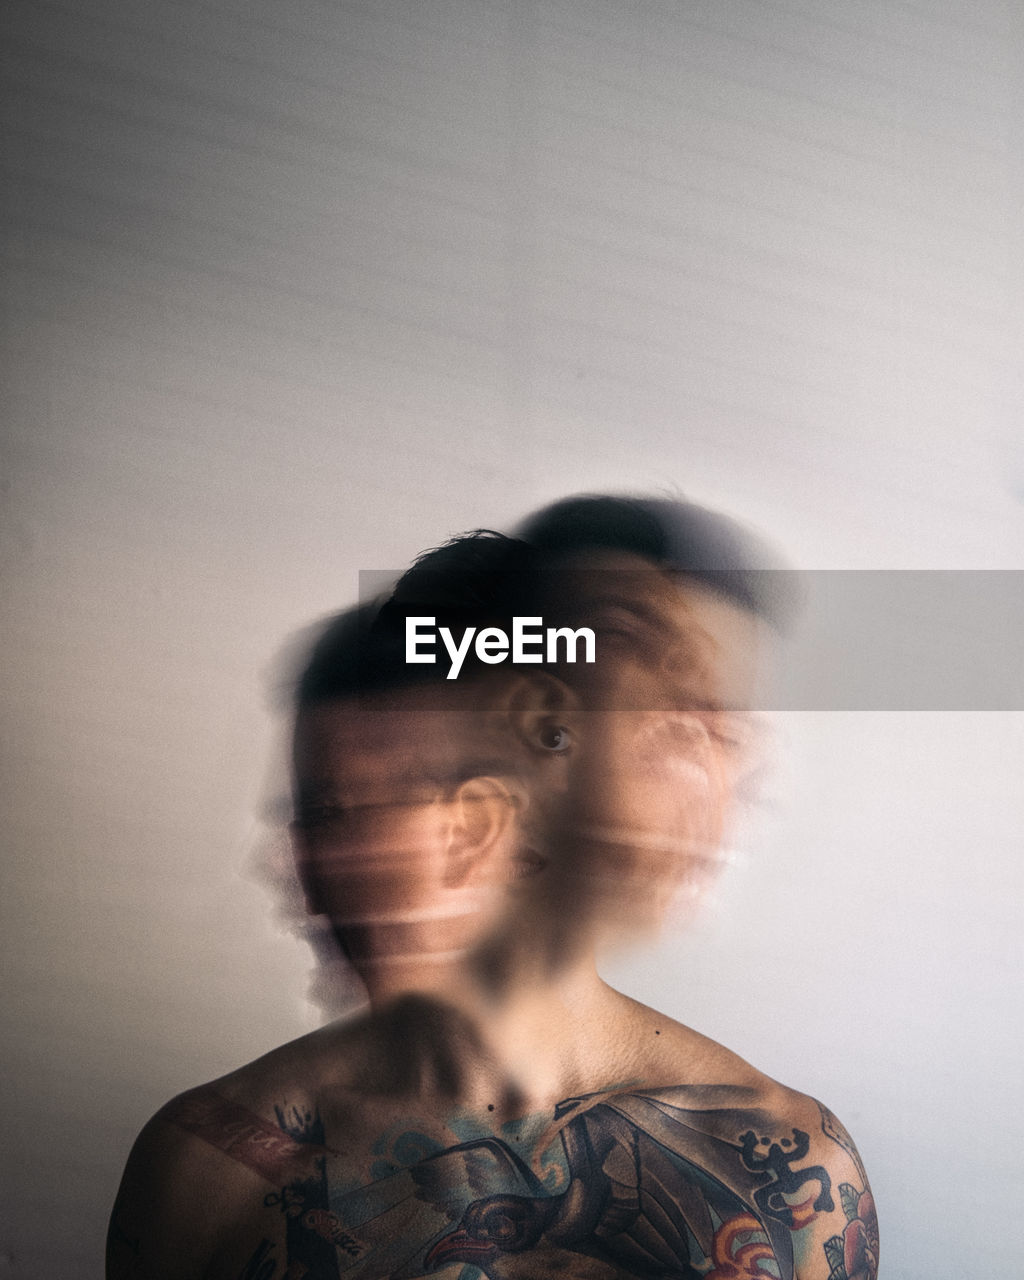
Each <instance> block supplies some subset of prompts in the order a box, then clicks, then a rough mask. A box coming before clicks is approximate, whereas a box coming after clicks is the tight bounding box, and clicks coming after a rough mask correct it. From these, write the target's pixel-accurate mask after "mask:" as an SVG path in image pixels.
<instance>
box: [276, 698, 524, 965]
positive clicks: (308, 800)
mask: <svg viewBox="0 0 1024 1280" xmlns="http://www.w3.org/2000/svg"><path fill="white" fill-rule="evenodd" d="M471 729H472V722H471V720H470V718H469V717H468V716H467V715H466V714H464V713H459V712H452V711H439V710H434V709H420V708H417V706H416V697H415V695H414V694H411V693H408V694H404V695H403V696H402V697H401V698H398V697H395V696H392V697H387V696H381V697H378V698H373V699H363V700H359V701H356V700H353V701H331V702H327V703H324V704H321V705H316V706H313V707H310V708H306V709H304V710H303V711H302V712H301V713H300V715H299V717H298V721H297V724H296V731H295V744H294V771H295V793H296V821H295V826H294V839H295V852H296V857H297V860H298V864H299V868H300V872H301V874H302V878H303V881H304V884H305V885H306V888H307V894H308V897H309V899H310V907H311V909H312V910H313V911H314V912H316V913H320V914H324V915H326V916H327V917H328V919H329V920H330V922H331V924H332V926H333V927H334V930H335V932H336V934H337V935H338V936H339V937H340V938H342V939H343V940H344V945H345V948H346V950H347V952H348V953H349V955H350V957H351V958H352V960H353V963H354V964H355V965H356V967H357V968H359V969H360V971H361V972H363V973H364V977H365V976H367V974H366V971H367V970H373V969H380V968H381V967H383V966H392V967H398V966H402V965H409V966H417V965H422V964H424V963H438V964H443V963H446V962H448V961H450V960H452V959H454V958H455V957H456V956H457V955H458V954H460V953H462V952H463V951H464V950H465V949H466V948H467V947H468V946H470V945H471V944H472V943H473V942H474V941H475V940H476V939H477V937H478V936H479V934H480V933H481V932H482V931H485V930H486V929H487V928H488V927H489V926H490V924H491V922H492V920H493V915H494V912H495V910H497V908H498V907H499V906H500V900H501V891H502V886H503V881H504V880H507V876H508V872H507V866H506V865H504V864H506V863H507V861H508V859H509V857H510V856H511V840H510V839H505V838H499V839H496V840H495V841H494V842H493V843H491V844H487V847H486V849H485V850H484V851H483V852H480V851H478V850H476V849H474V848H470V847H469V846H470V844H471V843H472V841H473V840H474V839H476V835H475V834H474V833H475V832H477V831H479V827H480V822H479V820H478V815H476V814H474V813H469V814H468V816H467V802H466V801H465V800H463V801H462V802H460V803H459V804H456V802H455V801H454V800H453V798H452V797H453V793H454V790H455V787H456V782H455V779H456V778H457V774H458V766H459V762H460V759H462V758H463V757H464V756H465V753H466V751H467V749H468V734H469V733H470V732H471ZM468 803H469V808H470V809H472V807H473V803H474V802H472V801H470V802H468ZM474 823H476V827H475V828H473V824H474ZM467 824H469V826H470V827H471V828H473V829H471V830H469V831H468V832H467ZM485 834H486V833H485ZM477 843H478V844H479V843H480V840H478V841H477ZM484 843H486V841H484ZM478 853H479V856H477V854H478Z"/></svg>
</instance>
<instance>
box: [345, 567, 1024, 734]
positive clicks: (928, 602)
mask: <svg viewBox="0 0 1024 1280" xmlns="http://www.w3.org/2000/svg"><path fill="white" fill-rule="evenodd" d="M656 572H657V571H656ZM731 572H732V571H730V570H725V571H719V572H715V573H712V574H709V575H708V577H707V579H706V585H710V586H712V587H713V588H714V589H716V590H720V591H722V592H723V593H724V594H725V595H726V596H729V595H732V596H734V597H735V596H736V595H740V596H741V597H742V595H743V593H744V592H747V593H749V591H750V583H751V580H752V578H756V579H757V586H756V592H755V594H756V595H757V597H758V598H759V599H760V600H761V601H762V602H764V601H777V602H779V607H778V609H774V608H773V607H769V608H768V609H767V612H769V614H772V615H773V616H779V615H781V616H788V621H787V623H786V625H785V627H784V632H783V634H782V635H781V636H779V637H778V638H776V639H774V640H773V641H771V642H770V643H769V645H768V649H769V654H768V662H767V664H766V666H767V671H766V675H765V678H764V680H763V682H762V685H761V688H760V691H759V693H758V695H757V697H756V702H757V704H758V706H757V707H756V708H755V709H759V710H765V711H771V710H778V711H1020V710H1024V571H1016V570H814V571H799V572H798V571H793V570H764V571H760V572H755V573H754V574H752V573H751V571H749V570H745V571H743V588H742V591H740V590H739V589H737V591H736V592H733V591H731V590H730V574H731ZM737 572H738V571H737ZM398 576H399V575H398V574H396V573H395V572H394V571H388V570H367V571H363V572H362V573H361V574H360V596H361V599H362V600H364V601H366V600H369V599H371V598H372V597H374V596H378V595H379V594H380V593H382V592H385V591H386V590H387V589H388V588H389V587H390V586H391V585H392V584H393V583H394V580H395V578H396V577H398ZM737 584H738V579H737ZM557 621H558V623H559V625H565V624H572V625H583V624H584V621H585V619H584V618H582V617H581V618H579V619H575V618H573V617H572V606H571V604H565V603H564V601H563V603H562V607H561V609H560V610H559V617H558V619H557ZM597 661H598V665H600V662H601V652H600V634H599V638H598V655H597ZM532 669H533V670H536V667H534V668H532ZM418 674H419V676H420V677H421V678H422V676H423V675H424V673H423V672H422V671H421V672H419V673H418Z"/></svg>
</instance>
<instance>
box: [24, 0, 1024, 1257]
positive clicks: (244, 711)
mask: <svg viewBox="0 0 1024 1280" xmlns="http://www.w3.org/2000/svg"><path fill="white" fill-rule="evenodd" d="M5 16H6V21H7V25H8V27H9V29H10V32H11V34H10V37H9V40H8V46H9V49H10V51H11V56H10V61H9V73H8V84H9V86H10V89H11V93H12V105H11V106H10V107H9V109H8V112H7V117H8V120H9V122H10V124H11V132H10V135H9V141H8V143H7V147H6V157H7V166H8V170H9V172H8V175H7V183H6V209H7V213H6V226H7V228H8V231H7V235H6V239H5V245H6V275H7V289H6V300H5V303H4V317H5V320H6V325H5V331H4V366H5V369H6V376H5V380H4V389H5V393H6V401H7V404H6V412H5V417H4V423H5V426H4V430H3V444H2V460H3V464H4V465H3V477H4V478H3V486H4V505H3V516H2V520H3V525H2V534H3V537H2V552H0V564H2V571H3V600H4V610H3V633H2V643H3V654H4V662H3V669H2V682H3V691H2V705H3V716H4V730H3V738H2V747H3V753H2V770H3V782H4V789H5V794H6V795H7V796H8V800H7V802H6V803H5V815H4V823H5V832H4V847H5V850H6V854H5V859H4V872H3V878H4V888H3V900H2V901H3V905H2V908H0V910H2V920H0V926H2V940H3V941H2V946H3V954H4V975H5V977H4V983H3V995H2V999H3V1001H4V1005H5V1010H4V1026H5V1030H6V1037H5V1039H6V1054H7V1056H8V1057H9V1059H10V1067H9V1074H10V1079H11V1081H12V1084H10V1085H8V1092H7V1096H6V1097H5V1105H4V1107H3V1127H4V1134H3V1136H2V1137H0V1150H2V1151H3V1152H4V1164H5V1166H6V1172H7V1177H8V1185H7V1186H6V1187H5V1189H4V1192H3V1204H4V1208H5V1212H6V1223H5V1225H4V1226H3V1228H2V1237H0V1255H2V1257H0V1270H3V1274H7V1275H11V1276H13V1277H26V1278H27V1277H29V1276H33V1277H34V1276H40V1275H45V1276H58V1275H60V1276H69V1277H72V1278H77V1277H79V1276H82V1277H86V1276H89V1275H92V1274H95V1273H96V1271H97V1268H98V1262H97V1258H98V1256H99V1253H100V1249H101V1240H102V1235H103V1232H104V1229H105V1220H106V1214H107V1212H108V1208H109V1203H110V1200H111V1199H112V1196H113V1192H114V1189H115V1186H116V1182H117V1179H118V1176H119V1173H120V1168H121V1165H122V1163H123V1160H124V1157H125V1155H126V1153H127V1149H128V1146H129V1145H130V1142H131V1140H132V1137H133V1136H134V1133H135V1132H136V1131H137V1129H138V1127H139V1126H140V1124H141V1123H142V1122H143V1120H144V1119H145V1118H146V1117H147V1115H148V1114H149V1113H150V1112H151V1111H152V1110H153V1109H154V1108H155V1107H156V1106H158V1105H159V1104H160V1103H161V1102H162V1101H163V1100H165V1099H166V1097H167V1096H169V1095H170V1094H171V1093H172V1092H174V1091H176V1090H178V1089H180V1088H182V1087H185V1086H187V1085H189V1084H193V1083H196V1082H197V1081H200V1080H203V1079H206V1078H209V1077H210V1076H212V1075H214V1074H217V1073H219V1072H221V1071H223V1070H226V1069H228V1068H230V1067H232V1066H234V1065H237V1064H238V1063H239V1062H241V1061H243V1060H245V1059H246V1058H249V1057H252V1056H254V1055H255V1054H257V1053H258V1052H261V1051H262V1050H264V1049H266V1048H269V1047H271V1046H272V1045H274V1044H276V1043H279V1042H280V1041H282V1040H284V1039H286V1038H289V1037H291V1036H293V1035H295V1034H297V1033H299V1032H300V1031H302V1030H303V1029H305V1028H306V1027H308V1026H309V1025H311V1024H312V1021H313V1016H314V1015H313V1014H312V1012H311V1010H310V1008H309V1006H308V1004H307V1003H306V1002H305V1000H304V990H305V986H306V977H305V975H306V972H307V970H308V968H309V960H308V957H307V954H306V953H305V951H304V949H303V948H302V946H301V945H300V944H299V943H297V942H296V941H295V940H293V939H291V938H289V937H288V936H285V935H283V934H281V933H280V931H279V930H278V929H277V928H276V926H275V925H274V923H273V921H272V919H271V906H270V902H269V899H268V897H267V895H266V893H265V892H264V890H263V889H262V888H261V887H260V886H259V884H257V883H256V882H255V881H254V879H253V877H252V874H251V870H248V869H249V868H251V865H252V859H253V849H254V848H255V847H256V846H257V845H258V844H259V842H260V840H261V839H263V838H264V837H263V835H262V834H261V832H262V831H263V828H261V826H260V823H259V820H258V819H259V808H260V806H261V804H263V802H264V801H265V800H266V797H267V796H268V794H269V795H272V794H274V786H275V784H274V782H273V781H268V779H272V777H273V770H272V767H271V765H270V763H269V762H270V758H271V751H272V742H273V728H272V719H271V717H270V715H269V713H268V712H267V709H266V700H265V692H264V690H265V682H266V675H267V672H268V671H269V670H270V666H271V659H272V656H273V654H274V652H275V651H276V649H277V647H278V646H279V644H280V642H281V641H282V639H283V638H284V637H285V636H287V635H288V634H289V633H290V632H292V631H293V630H294V629H295V628H296V627H298V626H301V625H302V624H303V623H305V622H307V621H308V620H309V619H310V618H312V617H314V616H315V615H317V614H318V613H320V612H323V611H326V610H328V609H330V608H333V607H336V606H338V605H340V604H342V603H345V602H347V601H348V600H349V599H351V598H352V597H353V596H354V594H355V591H356V574H357V571H358V570H359V569H366V568H376V567H381V566H395V567H400V566H402V565H403V564H404V563H406V562H407V561H408V560H409V558H410V557H411V556H412V555H413V554H414V553H415V552H416V551H418V550H420V549H422V548H423V547H424V546H427V545H432V544H434V543H436V542H437V541H439V540H440V539H441V538H443V537H444V536H445V535H447V534H448V533H451V532H456V531H458V530H461V529H463V528H467V527H474V526H477V525H480V524H482V523H486V524H491V525H496V526H499V527H500V526H502V525H503V524H506V523H508V522H509V521H510V520H512V519H513V518H515V517H516V516H518V515H520V514H521V513H522V512H523V511H525V510H526V509H528V508H529V507H531V506H534V505H536V504H538V503H539V502H542V501H544V500H547V499H550V498H553V497H556V496H559V495H562V494H564V493H566V492H571V491H576V490H579V489H584V488H639V489H652V488H663V487H666V486H678V487H679V488H681V489H682V490H683V491H685V492H686V493H688V494H691V495H693V496H695V497H697V498H699V499H703V500H705V501H708V502H711V503H719V504H721V505H723V506H724V507H726V508H727V509H729V510H732V511H733V512H736V513H738V514H740V515H742V516H743V517H745V518H747V519H748V520H750V521H751V522H753V523H754V524H756V525H759V526H760V527H762V528H763V529H765V530H767V531H768V532H769V533H771V534H772V535H774V536H775V538H776V539H777V540H778V541H779V542H780V543H781V544H782V545H783V546H784V547H785V548H786V549H787V551H788V553H789V554H790V556H791V558H792V559H793V560H794V561H795V562H796V563H798V564H801V565H804V566H807V567H817V568H897V567H898V568H940V567H941V568H975V569H987V568H997V567H998V568H1016V569H1020V568H1024V563H1022V562H1024V554H1022V548H1024V539H1022V537H1021V534H1022V531H1024V530H1022V525H1024V520H1022V509H1021V502H1022V497H1024V444H1022V441H1021V436H1020V427H1019V424H1020V411H1021V399H1022V397H1021V389H1020V383H1019V381H1018V380H1017V378H1016V358H1017V357H1018V356H1019V351H1018V350H1017V346H1018V345H1019V336H1020V319H1021V303H1020V299H1021V292H1020V286H1021V283H1022V280H1021V277H1022V270H1021V267H1022V253H1021V231H1020V207H1021V196H1022V187H1024V182H1022V167H1021V141H1020V140H1021V137H1022V125H1024V120H1022V118H1021V117H1022V111H1021V94H1020V84H1021V53H1022V49H1024V32H1022V20H1021V12H1020V10H1019V9H1018V8H1017V6H1016V5H1015V4H1014V3H1013V0H972V2H971V3H968V2H967V0H926V2H925V3H922V4H917V5H893V4H888V3H884V2H883V0H856V2H854V3H851V2H850V0H844V3H839V2H838V0H814V2H813V3H812V2H811V0H787V2H786V3H781V2H779V3H777V2H776V0H763V2H760V3H758V2H754V0H746V2H744V0H728V2H726V3H721V2H718V3H710V2H707V3H696V2H693V0H678V2H670V0H636V2H634V3H627V2H625V0H593V2H591V0H536V2H534V3H526V2H522V3H514V2H501V3H499V2H498V0H490V2H488V0H417V2H415V3H414V2H413V0H364V2H363V3H350V2H349V0H331V2H330V3H327V2H315V0H292V2H291V3H289V4H287V5H282V4H279V3H272V2H271V0H245V3H243V2H242V0H207V2H206V3H198V2H197V0H182V2H180V3H179V2H177V0H159V3H156V2H155V0H148V2H146V3H140V2H139V0H63V2H62V3H60V4H57V3H51V2H50V0H8V4H7V5H6V6H5ZM780 728H781V730H782V733H783V736H784V738H786V739H787V741H788V746H787V747H786V750H785V752H784V759H785V760H786V761H788V765H787V770H788V771H787V773H786V774H785V776H784V778H783V779H782V781H781V782H780V785H779V787H778V788H777V792H778V796H779V800H778V803H777V805H776V807H775V808H774V809H772V810H770V811H768V812H767V813H766V814H765V815H764V817H763V822H762V823H761V824H760V826H758V827H757V830H756V831H755V832H754V834H752V835H751V836H750V837H749V839H748V841H747V843H746V848H747V850H748V853H747V857H746V860H745V862H744V864H743V865H742V866H741V867H739V868H737V870H736V872H734V873H733V875H732V877H731V878H730V880H729V882H728V883H727V884H726V885H725V886H724V888H723V890H722V895H721V903H720V908H719V910H718V912H717V914H716V915H714V916H713V917H712V918H710V919H708V920H707V921H706V922H705V923H704V924H703V925H701V926H700V927H699V928H698V929H697V930H696V931H695V932H694V933H693V934H692V935H691V936H690V937H689V938H688V939H681V940H679V939H676V940H672V941H667V942H665V943H664V944H662V946H661V947H660V949H659V950H658V952H657V954H655V955H649V956H647V957H637V958H634V959H631V960H629V961H622V962H620V964H619V965H618V967H617V971H618V972H619V973H620V974H621V976H622V979H623V981H624V982H626V983H627V984H628V985H629V986H630V988H631V989H632V990H636V991H638V992H641V993H642V994H643V995H644V997H645V998H646V999H648V1000H649V1001H650V1002H651V1003H655V1004H659V1005H660V1006H662V1007H664V1008H666V1010H667V1011H668V1012H670V1013H672V1014H675V1015H676V1016H680V1017H683V1018H688V1019H691V1020H692V1021H693V1022H694V1023H695V1024H696V1025H697V1026H699V1027H701V1029H704V1030H707V1031H709V1032H711V1033H712V1034H716V1035H718V1036H720V1037H721V1038H722V1039H724V1040H725V1041H726V1042H727V1043H729V1044H731V1045H732V1046H733V1047H735V1048H737V1049H738V1050H739V1051H740V1052H742V1053H744V1054H745V1055H746V1056H748V1057H750V1058H751V1059H753V1060H754V1061H755V1062H756V1063H757V1064H758V1065H760V1066H762V1067H764V1068H765V1069H767V1070H768V1071H769V1072H771V1073H773V1074H776V1075H778V1076H780V1077H783V1078H784V1079H786V1080H787V1082H789V1083H792V1084H795V1085H798V1086H800V1087H803V1088H805V1089H809V1090H811V1091H812V1092H815V1093H817V1094H819V1095H820V1096H822V1097H824V1098H825V1099H826V1100H827V1101H829V1103H830V1104H831V1105H833V1106H834V1108H835V1109H836V1110H837V1111H839V1112H840V1114H841V1115H842V1116H843V1117H844V1119H846V1121H847V1123H848V1124H849V1125H850V1127H851V1128H852V1129H853V1130H854V1132H855V1134H856V1136H857V1137H858V1139H859V1141H860V1143H861V1146H862V1149H863V1153H864V1155H865V1158H866V1160H867V1162H868V1165H869V1168H870V1169H871V1171H872V1174H873V1180H874V1182H875V1185H876V1192H877V1194H878V1198H879V1201H880V1207H881V1213H882V1215H883V1216H882V1226H883V1231H884V1232H885V1241H884V1243H885V1248H886V1254H887V1262H886V1264H885V1265H886V1271H887V1274H889V1275H891V1276H893V1277H899V1278H900V1280H924V1278H925V1277H927V1278H928V1280H934V1277H936V1276H942V1277H944V1276H949V1277H961V1276H984V1275H989V1274H991V1275H997V1274H1001V1275H1008V1274H1010V1272H1011V1270H1012V1263H1011V1261H1010V1242H1009V1236H1010V1232H1009V1231H1008V1230H1007V1228H1006V1227H1005V1226H1004V1225H1002V1223H1003V1221H1004V1219H1003V1217H1002V1215H1001V1214H999V1213H993V1209H994V1208H995V1206H997V1205H998V1206H1000V1207H1001V1206H1002V1205H1004V1204H1007V1203H1010V1204H1012V1203H1015V1202H1016V1201H1015V1193H1016V1194H1018V1195H1019V1192H1020V1190H1021V1181H1022V1178H1021V1174H1020V1172H1019V1168H1020V1165H1019V1163H1018V1161H1017V1150H1016V1146H1017V1142H1018V1140H1019V1137H1020V1135H1019V1132H1018V1131H1017V1130H1018V1129H1019V1126H1018V1125H1016V1122H1015V1121H1014V1120H1013V1116H1014V1115H1015V1114H1016V1113H1017V1112H1018V1111H1019V1107H1018V1105H1017V1101H1018V1100H1017V1098H1016V1090H1013V1092H1011V1088H1012V1086H1014V1085H1016V1084H1017V1081H1016V1080H1015V1079H1012V1078H1011V1067H1010V1064H1011V1062H1014V1061H1016V1060H1019V1051H1020V1047H1021V1038H1022V1037H1021V1032H1020V1014H1019V1009H1020V1005H1021V1001H1020V991H1019V973H1020V959H1021V957H1020V943H1019V928H1018V927H1017V918H1016V913H1017V904H1019V902H1020V901H1021V898H1022V892H1021V891H1022V888H1024V886H1022V884H1021V872H1020V866H1021V858H1020V854H1021V849H1020V843H1021V837H1020V830H1021V825H1022V822H1021V819H1022V817H1024V814H1022V806H1021V787H1020V780H1019V774H1020V768H1019V760H1020V748H1021V745H1022V743H1021V740H1022V733H1024V726H1022V717H1021V716H1019V715H1016V716H1015V715H1010V714H998V713H988V714H984V715H981V714H978V715H969V714H961V715H953V714H951V713H947V714H943V715H939V714H926V713H916V714H913V715H910V714H895V713H882V712H878V713H860V714H852V713H851V714H842V715H840V714H838V713H837V714H826V713H823V712H817V713H813V714H811V713H808V714H803V715H797V714H792V715H788V716H784V717H781V725H780Z"/></svg>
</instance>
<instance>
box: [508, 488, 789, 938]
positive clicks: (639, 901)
mask: <svg viewBox="0 0 1024 1280" xmlns="http://www.w3.org/2000/svg"><path fill="white" fill-rule="evenodd" d="M520 535H521V536H522V537H523V539H524V540H526V541H529V542H530V543H531V545H532V546H533V547H534V549H535V550H536V551H537V552H538V554H539V555H540V556H541V557H542V559H543V562H544V564H545V566H546V572H545V575H544V583H543V590H544V600H543V608H544V609H545V612H546V613H547V614H548V615H550V617H551V619H552V621H553V622H554V623H555V624H557V625H563V624H570V623H571V625H572V626H574V627H579V626H587V627H590V628H592V629H593V630H594V632H595V635H596V648H597V661H596V662H595V663H594V665H593V666H581V665H576V666H570V665H565V664H563V665H562V666H561V667H560V668H559V669H558V671H557V674H558V675H559V677H560V678H561V679H563V680H564V681H565V682H566V683H567V684H568V685H569V686H570V688H571V689H572V691H573V693H574V694H575V695H576V697H577V698H578V701H579V706H580V714H579V716H578V718H577V725H576V728H577V737H578V742H579V749H578V752H577V757H576V760H575V762H574V768H573V772H572V786H571V788H570V792H569V794H568V796H567V798H566V803H565V805H564V808H563V813H562V816H563V820H564V823H565V832H564V835H563V838H562V847H563V849H564V850H566V851H567V852H566V854H565V856H563V858H562V859H561V860H560V863H559V867H560V869H561V872H562V874H563V875H564V879H565V884H564V887H563V888H562V889H561V890H553V892H561V893H564V895H565V896H566V897H569V896H575V897H576V899H577V901H578V900H579V897H580V894H581V891H582V892H583V893H584V894H585V896H586V898H587V900H588V901H589V902H590V903H591V906H592V910H593V912H594V914H595V916H596V917H599V918H600V917H601V916H602V915H603V916H604V918H605V920H606V921H607V923H609V924H617V925H621V931H622V932H624V933H627V934H628V933H630V932H633V931H635V930H636V929H637V928H642V927H644V926H645V925H648V924H656V923H657V922H658V921H659V920H660V918H661V916H662V914H663V907H664V905H665V903H666V902H667V901H668V900H670V899H673V898H676V899H678V898H681V897H682V898H689V899H690V900H694V899H697V898H699V897H700V895H701V892H702V890H703V889H705V888H706V887H707V886H708V885H709V884H710V883H711V882H712V881H713V879H714V878H715V876H716V874H717V870H718V868H719V866H720V865H721V860H722V857H723V853H722V842H723V836H724V831H725V825H726V819H727V816H728V813H729V811H730V808H731V802H732V800H733V798H734V796H735V795H736V793H737V791H738V789H739V788H740V785H741V784H742V783H743V782H744V781H745V780H746V778H747V777H749V775H750V772H751V770H752V766H753V765H754V764H755V763H756V759H757V755H756V753H755V751H754V750H753V746H754V741H755V738H756V736H757V725H756V721H755V718H754V717H753V716H752V714H751V711H752V708H753V705H754V699H755V696H756V690H757V681H758V674H759V658H760V656H761V651H762V647H763V645H762V640H763V634H764V632H765V631H766V630H767V629H768V628H769V626H771V627H778V626H781V625H782V624H784V622H785V621H786V619H787V617H788V615H789V613H790V612H791V610H792V606H793V593H792V583H791V579H790V578H789V575H787V574H786V573H784V572H780V571H779V567H778V562H777V561H776V560H775V558H774V557H773V556H772V554H771V553H770V552H769V551H768V549H767V548H766V547H765V546H764V545H763V544H762V543H760V542H759V541H758V540H757V539H755V538H754V537H753V536H752V535H750V534H749V533H747V532H746V531H745V530H744V529H742V528H741V527H740V526H739V525H737V524H735V523H734V522H733V521H731V520H728V519H727V518H726V517H723V516H720V515H717V514H715V513H712V512H708V511H706V510H704V509H702V508H700V507H697V506H695V505H693V504H690V503H685V502H680V501H671V500H667V499H646V498H632V497H616V496H608V495H584V496H581V497H577V498H569V499H565V500H563V501H561V502H558V503H555V504H554V505H553V506H551V507H548V508H545V509H544V510H542V511H540V512H538V513H537V514H536V515H534V516H532V517H530V518H528V520H527V521H526V522H525V523H524V525H523V527H522V529H521V531H520Z"/></svg>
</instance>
